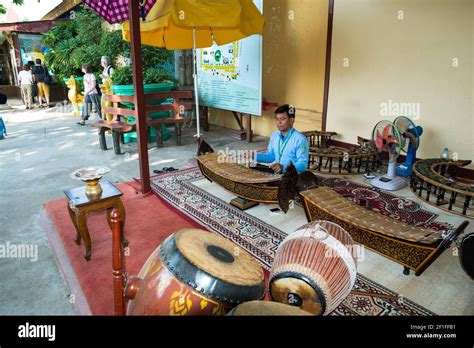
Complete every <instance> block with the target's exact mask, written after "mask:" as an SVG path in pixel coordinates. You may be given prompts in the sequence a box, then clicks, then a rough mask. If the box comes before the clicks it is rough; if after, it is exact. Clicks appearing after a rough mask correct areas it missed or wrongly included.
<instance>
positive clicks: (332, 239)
mask: <svg viewBox="0 0 474 348" xmlns="http://www.w3.org/2000/svg"><path fill="white" fill-rule="evenodd" d="M353 247H354V241H353V240H352V238H351V236H350V235H349V234H348V233H347V232H346V231H345V230H344V229H343V228H341V227H340V226H338V225H336V224H334V223H332V222H329V221H315V222H313V223H310V224H307V225H304V226H302V227H300V228H299V229H298V230H297V231H295V232H293V233H291V234H290V235H289V236H288V237H286V238H285V239H284V240H283V242H282V243H281V244H280V246H279V247H278V250H277V252H276V255H275V259H274V261H273V264H272V269H271V273H270V282H269V290H270V296H271V298H272V299H273V300H274V301H277V302H281V303H285V304H290V305H292V306H296V307H299V308H301V309H303V310H305V311H308V312H310V313H313V314H315V315H327V314H329V313H330V312H332V311H333V310H334V309H335V308H336V307H337V306H338V305H339V304H340V303H341V302H342V301H343V300H344V299H345V298H346V297H347V295H349V293H350V291H351V289H352V287H353V286H354V283H355V280H356V276H357V271H356V259H355V258H354V257H353V255H352V251H353Z"/></svg>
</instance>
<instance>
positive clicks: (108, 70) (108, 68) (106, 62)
mask: <svg viewBox="0 0 474 348" xmlns="http://www.w3.org/2000/svg"><path fill="white" fill-rule="evenodd" d="M100 65H102V67H103V68H104V71H102V74H100V78H101V79H102V84H104V83H105V81H106V80H107V79H111V78H112V74H113V73H114V68H113V67H112V65H111V64H110V58H109V57H108V56H102V58H100ZM110 84H112V83H110ZM100 105H105V93H102V95H101V97H100ZM102 113H103V114H104V115H105V108H104V109H102ZM105 116H106V117H107V115H105Z"/></svg>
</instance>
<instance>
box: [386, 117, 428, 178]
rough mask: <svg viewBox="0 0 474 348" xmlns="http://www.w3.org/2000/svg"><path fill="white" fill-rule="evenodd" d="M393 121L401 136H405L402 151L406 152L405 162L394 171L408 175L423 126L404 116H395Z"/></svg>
mask: <svg viewBox="0 0 474 348" xmlns="http://www.w3.org/2000/svg"><path fill="white" fill-rule="evenodd" d="M393 123H394V124H395V126H396V127H397V128H398V130H399V131H400V134H401V136H402V138H405V146H404V147H403V148H402V151H403V152H404V153H406V154H407V155H406V159H405V162H403V163H402V164H400V165H399V166H398V167H397V169H396V173H397V174H398V175H402V176H410V175H411V172H412V169H413V164H415V162H416V150H418V147H419V146H420V136H421V135H422V134H423V128H421V127H420V126H416V125H415V124H414V123H413V121H412V120H410V119H409V118H408V117H406V116H399V117H397V118H396V119H395V121H394V122H393Z"/></svg>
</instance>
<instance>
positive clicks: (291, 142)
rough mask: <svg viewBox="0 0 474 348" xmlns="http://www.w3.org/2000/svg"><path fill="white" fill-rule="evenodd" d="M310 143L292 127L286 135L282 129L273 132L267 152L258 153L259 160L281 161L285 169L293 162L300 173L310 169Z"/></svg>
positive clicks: (267, 161)
mask: <svg viewBox="0 0 474 348" xmlns="http://www.w3.org/2000/svg"><path fill="white" fill-rule="evenodd" d="M308 160H309V143H308V139H307V138H306V137H305V136H304V135H303V134H301V133H300V132H298V131H297V130H296V129H294V128H292V129H291V130H290V131H289V132H288V133H287V134H286V136H285V137H282V134H281V132H280V131H276V132H275V133H273V134H272V136H271V138H270V142H269V143H268V148H267V152H266V153H258V154H257V162H263V163H273V162H276V163H280V164H281V165H282V167H283V170H286V167H288V165H289V164H290V161H291V162H293V165H294V166H295V168H296V170H297V171H298V173H301V172H304V171H305V170H307V169H308Z"/></svg>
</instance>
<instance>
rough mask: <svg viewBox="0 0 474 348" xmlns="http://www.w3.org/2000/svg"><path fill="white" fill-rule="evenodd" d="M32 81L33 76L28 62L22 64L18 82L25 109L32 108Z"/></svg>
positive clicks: (33, 79)
mask: <svg viewBox="0 0 474 348" xmlns="http://www.w3.org/2000/svg"><path fill="white" fill-rule="evenodd" d="M34 81H35V77H34V75H33V74H32V73H31V70H30V66H29V65H28V64H25V65H23V70H22V71H20V73H19V74H18V82H19V83H20V89H21V97H22V98H23V102H24V103H25V105H26V108H27V109H32V108H33V103H32V95H33V82H34Z"/></svg>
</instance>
